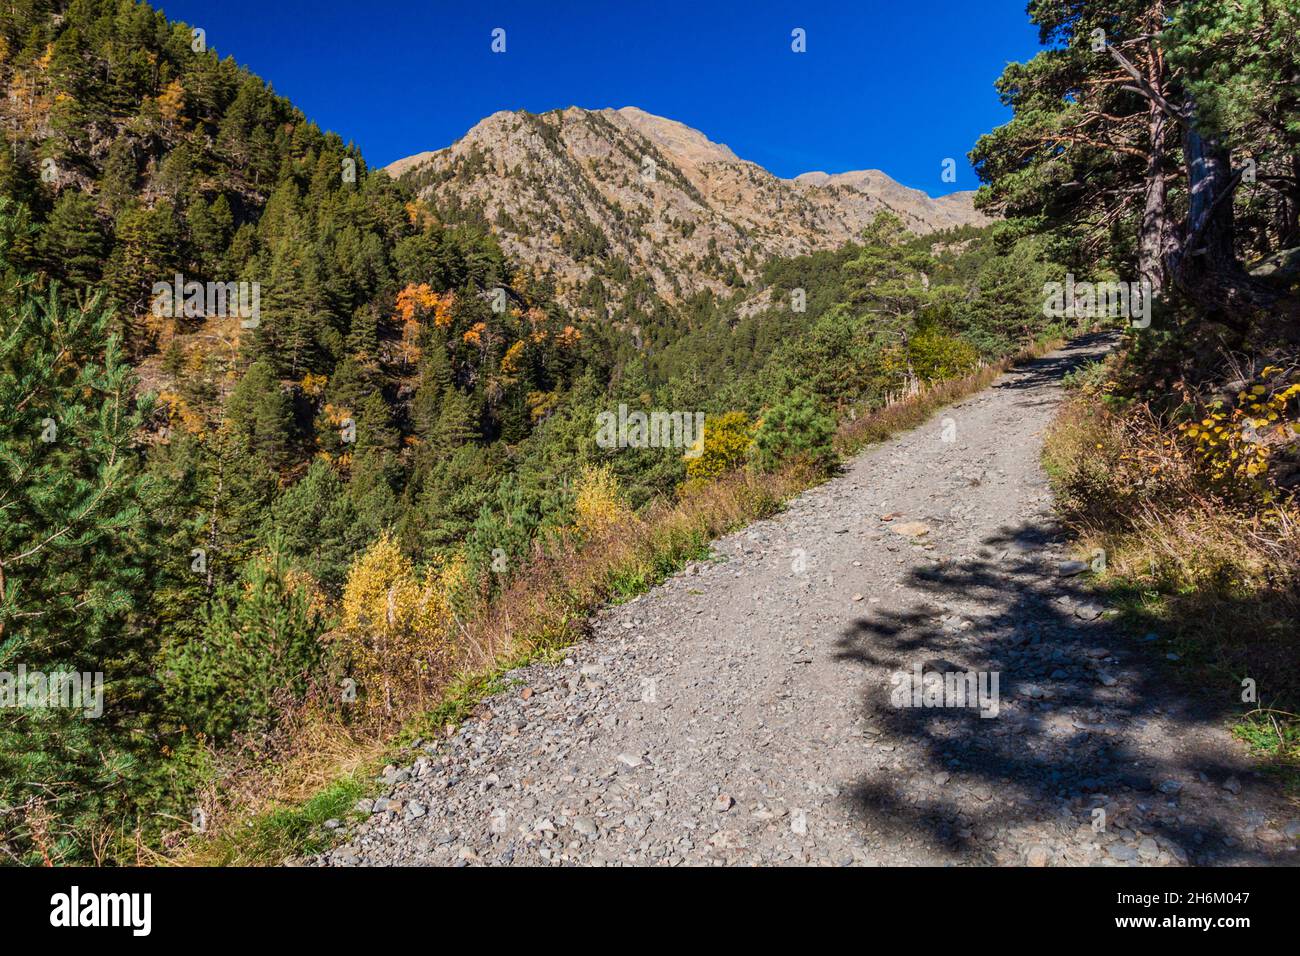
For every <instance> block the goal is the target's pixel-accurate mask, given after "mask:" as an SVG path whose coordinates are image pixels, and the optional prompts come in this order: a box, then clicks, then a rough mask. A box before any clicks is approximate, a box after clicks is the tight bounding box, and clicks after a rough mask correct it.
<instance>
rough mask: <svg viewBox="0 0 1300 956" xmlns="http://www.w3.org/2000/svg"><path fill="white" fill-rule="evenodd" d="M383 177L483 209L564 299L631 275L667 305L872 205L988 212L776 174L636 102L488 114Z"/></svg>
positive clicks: (866, 180) (861, 217)
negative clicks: (452, 141) (599, 107)
mask: <svg viewBox="0 0 1300 956" xmlns="http://www.w3.org/2000/svg"><path fill="white" fill-rule="evenodd" d="M388 172H389V173H390V174H391V175H393V176H399V177H406V178H407V179H409V180H410V181H411V182H413V183H414V184H415V185H416V186H417V187H419V190H420V195H421V196H422V197H423V198H425V199H426V200H428V201H429V202H431V203H432V204H433V205H434V206H435V207H437V208H438V209H440V210H442V211H443V212H444V213H445V214H449V215H471V216H481V217H482V218H484V219H485V220H486V221H487V222H488V223H489V224H490V225H491V227H492V229H493V231H494V232H495V233H496V234H497V236H498V237H499V238H500V239H501V241H502V244H503V246H504V247H505V249H506V250H507V252H508V253H510V254H511V255H512V256H515V257H517V258H519V259H520V260H522V261H524V262H526V263H530V264H533V265H535V266H540V267H542V268H544V269H549V270H551V271H552V272H554V273H555V275H556V277H557V280H558V289H557V293H558V295H559V297H560V298H561V300H562V301H565V302H566V303H568V304H570V305H574V304H577V303H578V302H579V301H580V300H582V299H583V298H584V297H583V295H582V291H583V289H584V287H586V286H588V284H593V288H594V286H595V284H599V285H601V286H603V287H604V289H605V291H606V294H607V295H608V296H609V297H610V298H611V299H612V298H616V297H617V296H618V295H619V293H620V292H622V291H625V290H626V289H627V287H628V285H629V283H630V282H631V281H632V280H633V278H634V277H637V276H644V277H646V278H647V280H648V281H649V282H650V283H651V284H652V285H653V286H654V289H655V291H657V292H658V293H659V294H660V295H662V296H664V297H665V298H667V299H669V300H670V301H671V300H675V299H680V298H681V297H683V296H687V295H691V294H693V293H695V292H698V291H700V290H702V289H712V290H714V291H715V292H719V293H723V294H725V293H726V292H727V291H728V290H729V289H733V288H736V287H738V286H741V285H743V284H745V283H746V282H748V281H749V280H751V279H753V278H754V276H755V275H756V274H757V270H758V269H759V267H760V266H761V265H762V262H763V261H764V260H765V259H766V258H768V257H769V256H772V255H796V254H800V253H805V252H810V251H813V250H816V249H826V248H833V247H836V246H839V245H842V244H843V243H844V242H846V241H848V240H850V239H852V238H853V237H855V236H856V235H858V234H859V233H860V231H861V230H862V228H863V227H864V226H865V225H866V224H867V223H868V222H870V220H871V219H872V217H873V216H875V214H876V213H877V212H878V211H880V210H882V209H884V210H891V211H893V212H895V213H897V214H898V215H899V216H900V217H901V218H902V220H903V222H904V223H905V224H906V226H907V227H908V228H909V229H912V230H913V231H915V232H918V233H927V232H932V231H934V230H937V229H945V228H948V227H951V226H959V225H963V224H981V223H983V222H985V221H986V220H985V219H984V217H983V216H981V215H980V214H979V213H977V212H976V211H975V210H974V208H973V206H972V203H971V197H972V195H973V194H972V193H969V192H964V193H953V194H951V195H949V196H944V197H941V198H939V199H931V198H930V197H928V196H926V195H925V194H924V193H922V192H920V191H918V190H915V189H908V188H906V187H904V186H901V185H899V184H898V183H896V182H894V181H893V180H892V179H890V178H889V177H888V176H886V175H885V174H884V173H882V172H879V171H878V170H863V171H859V172H849V173H838V174H835V175H827V174H826V173H820V172H814V173H805V174H803V175H802V176H798V177H796V178H795V179H792V180H786V179H779V178H778V177H776V176H773V175H772V174H771V173H769V172H768V171H767V170H765V169H763V168H762V167H761V166H758V165H756V164H754V163H751V162H747V161H745V160H743V159H740V158H739V157H738V156H736V154H735V153H733V152H732V151H731V150H730V149H729V148H728V147H726V146H725V145H723V144H721V143H715V142H712V141H711V140H709V139H708V138H707V137H706V136H705V135H704V134H703V133H700V132H699V131H698V130H694V129H691V128H690V127H688V126H685V125H683V124H682V123H678V122H675V121H673V120H669V119H664V118H663V117H659V116H653V115H651V114H649V113H646V112H644V111H643V110H639V109H636V108H635V107H624V108H623V109H617V110H615V109H603V110H584V109H579V108H577V107H570V108H569V109H566V110H556V111H554V112H551V113H545V114H540V115H537V114H531V113H525V112H500V113H494V114H493V115H491V116H489V117H487V118H486V119H484V120H483V121H482V122H480V123H479V124H478V125H477V126H475V127H474V128H473V129H471V130H470V131H469V132H468V133H467V134H466V135H465V136H464V137H463V138H462V139H461V140H459V141H458V142H456V143H455V144H453V145H452V146H449V147H447V148H446V149H441V150H436V151H434V152H427V153H420V154H418V155H415V156H411V157H408V158H406V159H402V160H398V161H397V162H395V163H393V164H392V165H391V166H389V167H388ZM593 280H594V283H593ZM586 300H587V301H588V302H589V301H590V296H588V297H587V299H586Z"/></svg>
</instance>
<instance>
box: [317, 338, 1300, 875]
mask: <svg viewBox="0 0 1300 956" xmlns="http://www.w3.org/2000/svg"><path fill="white" fill-rule="evenodd" d="M1106 346H1107V343H1106V341H1105V340H1102V339H1099V338H1091V339H1085V340H1080V341H1078V342H1075V343H1074V344H1072V345H1070V346H1069V347H1067V348H1065V349H1064V350H1062V351H1060V352H1057V353H1054V354H1052V355H1049V356H1047V357H1045V358H1043V359H1040V360H1037V361H1034V362H1030V363H1028V364H1026V365H1024V366H1022V367H1020V368H1018V369H1015V370H1013V371H1011V372H1009V373H1007V374H1006V375H1004V376H1003V377H1002V378H1001V379H999V380H998V381H997V382H996V383H995V384H994V385H993V386H991V387H990V388H988V389H986V390H985V391H983V392H981V393H979V394H977V395H975V396H973V397H971V398H969V399H967V400H965V401H962V402H959V403H957V404H955V405H952V406H950V407H949V408H947V409H944V410H943V411H941V412H939V413H938V414H937V415H936V416H935V418H934V419H933V420H931V421H930V422H929V423H927V424H926V425H924V426H922V427H920V428H918V429H916V430H914V431H911V432H908V433H906V434H902V435H899V436H897V437H895V438H894V439H891V440H890V441H888V442H886V443H884V444H882V445H879V446H875V447H873V448H871V449H870V450H868V451H866V452H865V453H863V454H862V455H860V456H859V457H858V458H856V459H855V460H853V461H852V462H850V463H849V464H848V465H847V466H846V468H845V470H844V472H843V473H842V474H841V475H839V476H838V477H836V478H835V479H833V480H832V481H829V482H827V483H826V484H824V485H822V486H820V487H817V488H814V489H812V490H810V491H808V492H806V493H805V494H803V495H801V496H800V497H799V498H797V499H796V500H795V501H793V502H792V503H791V505H790V507H789V508H788V510H786V511H785V512H783V513H782V514H780V515H778V516H776V517H774V518H771V519H768V520H764V521H759V522H756V523H755V524H753V525H750V526H749V527H747V528H745V529H744V530H742V531H739V532H737V533H735V534H732V535H730V536H728V537H726V538H723V539H722V540H720V541H718V542H716V544H715V549H714V550H715V558H714V560H711V561H706V562H700V563H698V564H695V565H692V566H691V567H689V568H687V569H686V570H685V571H683V572H682V573H680V574H678V575H676V576H675V577H673V578H672V579H670V580H669V581H668V582H666V583H665V584H664V585H663V586H661V587H658V588H655V589H654V590H653V591H651V592H649V593H647V594H645V595H644V596H642V597H640V598H638V599H636V600H634V601H631V602H629V603H627V604H624V605H621V606H618V607H614V608H609V609H606V610H604V611H602V612H601V613H600V614H599V615H597V617H596V619H595V621H594V634H593V636H592V638H591V639H590V640H589V641H587V642H585V643H583V644H582V645H580V646H577V647H574V648H572V649H571V651H570V653H569V657H568V659H566V660H565V661H564V663H563V664H552V665H541V664H538V665H533V666H529V667H526V668H521V669H520V670H518V671H516V672H513V673H512V674H511V675H510V677H511V678H512V679H513V680H514V682H515V683H514V684H513V686H512V687H511V689H510V690H508V691H506V692H503V693H502V694H500V695H497V696H496V697H493V698H490V699H488V700H487V701H485V702H484V704H483V705H482V707H480V716H479V717H478V718H476V719H473V720H471V721H469V722H467V723H466V724H465V725H464V726H463V727H462V728H461V729H460V731H459V732H458V733H457V734H456V735H455V736H453V737H451V738H448V739H445V740H439V741H436V742H430V743H427V744H425V745H423V747H421V748H420V749H419V750H417V751H415V752H413V753H412V755H411V757H412V760H413V764H412V765H411V766H407V767H404V768H398V769H394V770H392V771H390V772H389V773H388V774H387V775H386V777H385V790H384V794H385V795H384V796H383V797H382V798H380V799H379V800H377V801H374V802H373V804H372V803H371V802H370V801H363V807H364V809H365V811H366V812H367V813H368V814H369V815H368V817H367V819H365V820H363V821H362V822H361V823H359V824H355V825H351V826H353V829H352V830H351V832H349V834H348V842H346V843H345V844H343V845H341V846H339V847H338V848H336V849H334V850H331V851H329V852H328V853H325V854H323V855H321V856H320V857H317V858H314V859H312V860H309V861H307V862H308V863H310V864H314V865H325V866H352V865H393V864H397V865H464V864H473V865H480V864H481V865H502V864H514V865H548V864H549V865H557V864H566V863H572V864H637V865H648V864H653V865H678V864H692V865H716V864H834V865H843V864H863V865H898V864H904V865H907V864H946V863H958V864H1013V865H1019V864H1030V865H1070V864H1103V865H1124V864H1131V865H1176V864H1183V863H1196V864H1242V863H1283V864H1294V863H1295V862H1297V852H1296V841H1297V836H1300V823H1297V821H1296V819H1295V818H1296V816H1297V814H1296V812H1295V811H1294V809H1293V808H1288V805H1287V803H1286V802H1285V801H1284V799H1283V798H1282V797H1281V796H1280V795H1279V794H1278V793H1276V792H1275V790H1274V789H1273V786H1272V785H1271V783H1270V782H1269V781H1267V780H1265V779H1264V778H1263V777H1261V776H1259V775H1258V774H1256V773H1254V772H1252V769H1251V765H1250V762H1249V761H1248V760H1247V758H1246V756H1245V754H1244V752H1243V750H1242V748H1241V746H1240V745H1238V744H1237V743H1236V742H1235V741H1233V740H1232V739H1231V737H1230V736H1229V735H1228V733H1227V732H1226V730H1225V729H1224V720H1223V716H1222V714H1216V713H1215V712H1214V711H1213V710H1212V709H1210V708H1209V707H1208V706H1207V705H1206V704H1204V703H1200V702H1192V701H1188V700H1187V699H1186V697H1185V695H1183V694H1180V693H1179V692H1177V691H1175V690H1174V689H1173V688H1172V687H1171V686H1169V685H1168V683H1167V682H1166V681H1165V680H1164V679H1163V677H1162V674H1161V663H1160V658H1161V657H1162V656H1163V655H1162V654H1161V652H1159V651H1158V650H1155V649H1154V648H1153V646H1152V645H1149V644H1146V643H1143V642H1141V641H1134V640H1132V639H1131V638H1128V637H1126V636H1124V635H1123V634H1121V633H1120V632H1119V631H1118V630H1117V629H1116V628H1115V627H1114V626H1113V625H1112V624H1111V623H1110V622H1109V621H1108V616H1107V615H1104V614H1102V613H1101V611H1102V608H1100V607H1099V606H1097V605H1096V604H1094V603H1093V601H1094V599H1093V598H1092V597H1090V596H1089V595H1088V593H1087V591H1086V588H1085V586H1084V583H1083V581H1084V578H1086V577H1087V575H1086V574H1083V575H1077V576H1069V575H1068V574H1064V573H1062V571H1063V569H1062V567H1061V565H1062V562H1064V561H1067V560H1068V559H1071V558H1073V557H1075V556H1074V555H1070V554H1068V553H1066V548H1065V542H1064V541H1063V539H1062V538H1061V536H1060V532H1059V529H1058V528H1057V527H1056V526H1055V525H1054V522H1053V519H1052V507H1051V505H1052V502H1051V495H1050V492H1049V489H1048V486H1047V481H1046V478H1045V476H1044V474H1043V471H1042V468H1041V465H1040V462H1039V456H1040V452H1041V448H1042V438H1043V432H1044V429H1045V428H1046V427H1047V425H1048V423H1049V421H1050V419H1051V416H1052V414H1053V410H1054V409H1055V407H1056V405H1057V403H1058V402H1059V400H1060V398H1061V387H1060V380H1061V377H1062V375H1063V374H1064V373H1065V372H1066V371H1068V370H1069V368H1071V367H1073V366H1074V365H1076V364H1078V363H1079V362H1080V361H1082V360H1085V359H1087V358H1090V357H1096V356H1098V355H1100V354H1101V353H1102V352H1104V350H1105V348H1106ZM948 439H950V440H948ZM1064 570H1066V571H1070V570H1073V569H1072V568H1069V567H1067V568H1066V569H1064ZM1158 646H1159V645H1158V643H1157V644H1155V645H1154V647H1156V648H1158ZM918 667H919V668H920V669H921V670H922V672H924V673H928V672H935V671H937V672H939V673H941V674H948V675H956V674H958V673H967V672H976V673H977V674H979V675H984V681H986V683H983V684H982V685H981V686H982V687H984V688H988V689H991V683H989V682H991V679H992V677H991V675H992V673H993V672H997V674H998V694H997V698H996V700H997V705H996V715H993V714H992V713H991V712H990V711H991V710H992V708H991V707H989V706H986V707H985V710H984V716H982V715H981V711H980V710H979V709H978V708H969V707H968V708H962V707H953V706H946V707H927V706H920V707H913V706H904V707H899V706H894V702H891V696H893V697H894V699H895V701H896V700H898V699H899V698H900V695H899V693H897V692H896V687H898V686H900V685H898V684H897V683H895V682H894V681H895V680H896V678H895V676H894V675H896V674H898V673H900V672H902V673H907V674H913V673H915V672H916V670H917V668H918ZM951 683H953V684H955V681H952V682H951ZM954 689H955V687H954ZM901 696H902V698H903V699H905V700H906V701H907V702H908V703H910V702H911V699H912V698H911V695H910V694H903V695H901ZM1220 696H1223V695H1220ZM921 700H922V703H924V697H922V698H921ZM949 702H951V699H950V701H949Z"/></svg>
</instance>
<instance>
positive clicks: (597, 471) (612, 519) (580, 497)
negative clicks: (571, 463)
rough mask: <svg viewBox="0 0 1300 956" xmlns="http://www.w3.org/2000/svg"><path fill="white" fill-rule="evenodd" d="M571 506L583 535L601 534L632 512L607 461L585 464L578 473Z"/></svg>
mask: <svg viewBox="0 0 1300 956" xmlns="http://www.w3.org/2000/svg"><path fill="white" fill-rule="evenodd" d="M573 509H574V511H575V512H576V513H577V519H578V520H577V527H578V530H579V531H580V532H581V533H582V534H583V536H585V537H589V538H590V537H600V536H602V535H604V534H605V533H607V532H608V531H609V529H611V528H613V527H615V526H616V525H618V524H619V523H620V522H623V521H626V520H627V519H629V518H630V517H631V516H632V512H631V509H629V508H628V506H627V505H626V504H625V503H624V500H623V489H622V487H621V486H620V485H619V481H618V476H617V475H615V474H614V470H613V469H612V468H611V467H610V466H609V465H585V466H584V467H583V469H582V474H581V475H579V476H578V488H577V493H576V495H575V497H574V502H573Z"/></svg>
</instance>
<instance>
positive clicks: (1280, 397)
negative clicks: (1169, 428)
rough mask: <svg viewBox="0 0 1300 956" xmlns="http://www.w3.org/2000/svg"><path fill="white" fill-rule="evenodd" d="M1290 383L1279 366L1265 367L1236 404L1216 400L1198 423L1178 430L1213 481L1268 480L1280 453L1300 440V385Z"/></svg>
mask: <svg viewBox="0 0 1300 956" xmlns="http://www.w3.org/2000/svg"><path fill="white" fill-rule="evenodd" d="M1288 378H1289V376H1288V375H1287V374H1286V373H1284V372H1283V370H1282V369H1280V368H1278V367H1277V366H1274V365H1269V366H1266V367H1265V368H1264V369H1262V370H1261V371H1260V373H1259V375H1258V376H1256V378H1255V380H1254V381H1251V382H1248V383H1247V384H1246V385H1245V386H1244V387H1243V388H1241V389H1240V390H1239V391H1238V392H1237V395H1236V402H1235V404H1230V403H1229V402H1228V401H1225V400H1224V399H1216V400H1215V401H1212V402H1210V403H1209V404H1208V405H1207V406H1206V407H1205V408H1204V409H1203V410H1202V411H1201V413H1200V414H1201V417H1200V418H1199V419H1197V420H1194V421H1189V422H1183V423H1182V424H1180V425H1179V426H1178V431H1179V432H1181V433H1182V436H1183V438H1184V439H1186V440H1187V441H1188V443H1189V445H1190V447H1191V448H1192V450H1193V451H1194V453H1195V454H1196V456H1197V458H1198V459H1199V460H1200V461H1201V463H1202V464H1203V465H1204V466H1205V467H1206V468H1207V469H1208V472H1209V475H1210V478H1211V479H1212V480H1214V481H1216V482H1223V483H1235V482H1242V481H1246V482H1250V481H1252V480H1254V479H1259V478H1262V477H1265V476H1267V474H1268V472H1269V469H1270V465H1271V464H1272V463H1273V459H1274V458H1275V456H1276V455H1277V453H1278V452H1279V450H1280V449H1282V448H1285V447H1287V446H1290V445H1292V444H1293V443H1294V442H1295V441H1296V439H1297V437H1300V401H1297V399H1298V398H1300V382H1291V381H1288Z"/></svg>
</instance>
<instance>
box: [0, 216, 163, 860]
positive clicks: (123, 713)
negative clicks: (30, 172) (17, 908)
mask: <svg viewBox="0 0 1300 956" xmlns="http://www.w3.org/2000/svg"><path fill="white" fill-rule="evenodd" d="M7 211H8V207H7V204H0V218H2V217H3V215H4V214H5V213H6V212H7ZM4 232H5V230H3V229H0V235H2V234H3V233H4ZM0 252H3V250H0ZM6 268H7V267H6ZM110 319H111V313H110V312H109V311H108V310H107V309H105V308H104V306H103V304H102V300H101V299H100V297H98V296H95V297H92V298H91V299H90V300H88V301H86V302H84V304H82V305H80V306H72V305H69V304H67V302H66V297H64V296H62V295H61V294H60V290H59V287H58V284H57V283H51V284H50V286H49V288H48V290H47V291H46V292H45V293H43V294H41V295H37V294H35V293H34V292H33V291H32V285H31V281H30V280H19V281H9V282H7V284H6V286H5V287H4V288H3V290H0V409H3V410H4V413H3V414H0V502H3V506H2V512H3V518H2V520H0V670H3V671H8V672H11V673H12V672H14V671H15V670H16V669H17V666H18V665H19V664H23V665H25V667H26V668H27V669H28V671H29V672H32V671H40V672H51V671H63V670H75V671H78V672H86V673H92V674H93V673H94V672H101V673H103V675H104V678H103V680H104V686H105V691H104V692H105V700H104V711H103V716H102V717H101V718H100V719H98V720H86V719H84V717H83V713H84V712H83V711H81V710H74V709H69V708H66V707H64V708H51V709H39V710H31V709H27V708H7V709H4V710H3V711H0V804H3V805H4V806H6V807H15V806H20V805H23V804H24V802H25V801H28V800H33V801H35V800H43V799H45V798H46V797H48V796H49V794H51V793H54V792H57V794H58V796H59V800H58V801H57V802H56V803H53V804H51V805H50V806H49V807H48V808H47V809H48V810H49V811H50V812H52V813H54V814H55V815H56V818H57V820H58V821H59V824H58V826H57V827H56V828H55V834H54V835H53V836H52V837H51V838H50V842H49V843H47V844H46V845H45V846H43V847H41V848H40V852H42V853H44V854H45V855H46V857H47V858H48V859H54V860H58V859H62V858H65V857H70V856H73V855H74V854H75V853H76V852H77V847H76V839H77V836H78V835H80V836H85V834H78V833H77V827H79V826H81V825H83V824H85V823H86V822H87V821H88V820H89V822H91V823H93V822H94V819H93V815H94V814H95V813H97V812H101V811H103V810H104V809H105V808H106V807H107V806H108V805H110V804H115V805H119V808H120V804H122V803H125V802H127V801H128V799H129V797H128V794H130V793H132V792H134V788H133V787H132V786H129V785H127V782H128V781H129V780H130V779H131V778H132V776H133V775H134V773H135V770H134V769H133V768H134V767H135V764H134V759H133V755H132V754H131V753H130V751H131V749H132V748H133V746H135V744H133V743H132V742H131V741H132V740H133V739H135V740H139V739H142V738H132V737H131V735H130V734H128V733H126V728H129V727H131V726H132V725H133V724H134V723H135V721H136V720H137V718H138V714H137V707H138V702H139V700H140V694H141V693H142V688H141V685H142V684H147V683H148V677H147V675H148V674H149V673H150V666H149V660H150V657H151V655H152V653H153V648H152V645H151V639H150V637H149V635H148V632H147V631H141V630H140V629H138V628H136V627H135V626H133V624H132V623H131V615H132V613H133V610H134V609H138V608H142V607H146V606H147V605H148V601H149V598H148V583H147V581H146V580H145V577H144V575H143V573H142V570H141V559H140V553H141V552H140V549H141V545H142V542H141V540H140V536H141V529H142V526H143V522H144V519H143V516H142V512H141V509H140V506H139V502H140V500H141V498H142V497H143V495H144V493H145V490H144V479H143V478H142V476H141V472H140V468H139V460H138V452H137V446H136V443H135V436H136V433H137V431H138V430H139V428H140V426H141V424H142V421H143V419H144V416H145V414H147V412H148V411H149V408H148V404H147V402H137V400H136V399H134V398H133V397H132V392H133V387H134V383H133V380H132V376H131V369H130V366H129V365H128V364H127V363H126V361H125V360H124V358H123V355H122V351H121V348H120V345H119V343H118V341H117V340H116V339H115V338H114V337H113V336H111V335H109V333H108V326H109V322H110ZM116 788H122V790H120V791H119V790H116ZM88 814H90V815H91V816H90V817H88V816H87V815H88ZM20 830H21V828H20ZM16 845H17V847H18V849H19V851H20V852H21V853H23V854H27V853H29V852H30V851H32V850H34V849H35V847H34V845H33V844H32V842H31V835H30V834H25V833H22V832H18V833H17V835H16ZM38 859H39V858H38Z"/></svg>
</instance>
